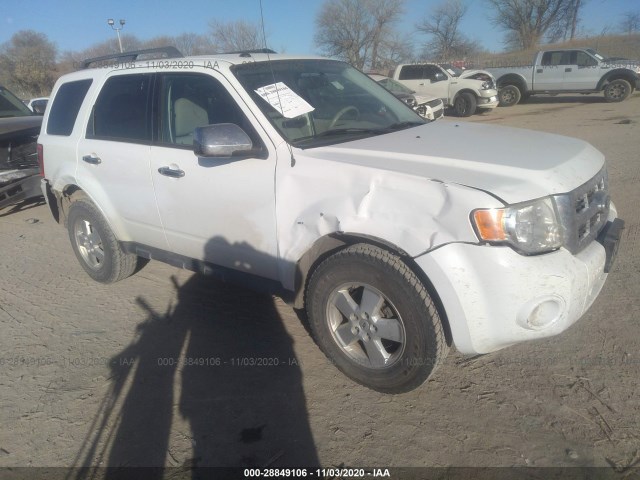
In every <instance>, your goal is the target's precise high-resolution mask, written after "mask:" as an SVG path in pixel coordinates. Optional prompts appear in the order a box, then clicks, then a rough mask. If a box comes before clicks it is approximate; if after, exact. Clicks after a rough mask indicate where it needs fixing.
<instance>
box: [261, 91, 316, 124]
mask: <svg viewBox="0 0 640 480" xmlns="http://www.w3.org/2000/svg"><path fill="white" fill-rule="evenodd" d="M255 92H256V93H257V94H258V95H260V96H261V97H262V98H264V99H265V100H266V102H267V103H268V104H269V105H271V106H272V107H273V108H275V109H276V110H278V111H279V112H280V113H282V116H284V117H286V118H295V117H297V116H298V115H303V114H305V113H309V112H313V110H314V108H313V107H312V106H311V105H309V104H308V103H307V102H306V101H305V100H304V99H303V98H302V97H301V96H300V95H298V94H297V93H296V92H294V91H293V90H291V89H290V88H289V87H287V86H286V85H285V84H284V83H282V82H278V83H273V84H271V85H265V86H264V87H260V88H258V89H257V90H256V91H255Z"/></svg>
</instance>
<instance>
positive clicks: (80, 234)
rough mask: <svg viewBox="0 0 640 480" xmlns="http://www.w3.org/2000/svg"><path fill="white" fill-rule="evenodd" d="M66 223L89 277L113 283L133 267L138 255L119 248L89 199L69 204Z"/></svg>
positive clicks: (77, 253) (78, 256)
mask: <svg viewBox="0 0 640 480" xmlns="http://www.w3.org/2000/svg"><path fill="white" fill-rule="evenodd" d="M67 223H68V230H69V239H70V240H71V246H72V248H73V251H74V253H75V254H76V257H77V258H78V261H79V262H80V265H81V266H82V268H84V270H85V271H86V272H87V273H88V274H89V276H90V277H91V278H93V279H94V280H96V281H98V282H101V283H113V282H117V281H119V280H122V279H124V278H127V277H128V276H130V275H131V274H133V272H134V271H135V270H136V267H137V266H138V257H137V256H136V255H134V254H131V253H126V252H124V251H123V250H122V248H120V244H119V243H118V240H117V239H116V237H115V235H114V234H113V232H112V231H111V228H110V227H109V224H108V223H107V221H106V220H105V219H104V217H103V216H102V214H101V213H100V211H99V210H98V208H97V207H96V206H95V205H94V204H93V203H92V202H91V201H90V200H88V199H86V198H80V199H78V200H76V201H74V202H73V203H71V206H70V207H69V216H68V221H67Z"/></svg>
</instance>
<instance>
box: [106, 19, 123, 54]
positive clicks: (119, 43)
mask: <svg viewBox="0 0 640 480" xmlns="http://www.w3.org/2000/svg"><path fill="white" fill-rule="evenodd" d="M107 23H108V24H109V26H110V27H111V28H113V29H114V30H115V31H116V35H118V45H120V53H122V52H123V50H122V40H120V30H122V29H123V28H124V18H121V19H120V27H116V26H115V23H116V22H114V21H113V18H110V19H109V20H107Z"/></svg>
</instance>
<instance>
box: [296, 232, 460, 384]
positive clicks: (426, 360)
mask: <svg viewBox="0 0 640 480" xmlns="http://www.w3.org/2000/svg"><path fill="white" fill-rule="evenodd" d="M306 306H307V314H308V317H309V326H310V328H311V332H312V334H313V336H314V338H315V340H316V342H317V343H318V345H319V346H320V348H321V349H322V351H323V352H324V354H325V355H326V356H327V357H328V358H329V360H331V361H332V362H333V363H334V364H335V366H336V367H337V368H338V369H339V370H340V371H342V372H343V373H344V374H345V375H347V376H348V377H349V378H351V379H352V380H354V381H356V382H358V383H360V384H362V385H364V386H366V387H368V388H371V389H373V390H376V391H379V392H384V393H402V392H407V391H410V390H412V389H414V388H416V387H418V386H419V385H421V384H422V383H423V382H424V381H425V380H426V379H427V378H428V377H429V376H430V375H431V374H432V373H433V372H434V371H435V370H436V368H437V367H438V366H439V364H440V362H441V361H442V360H443V359H444V357H445V356H446V354H447V352H448V349H449V347H448V345H447V341H446V337H445V333H444V330H443V326H442V322H441V321H440V317H439V315H438V312H437V310H436V307H435V305H434V303H433V301H432V299H431V297H430V296H429V293H428V292H427V289H426V287H425V286H424V285H423V284H422V282H421V281H420V280H419V279H418V277H417V276H416V275H415V273H414V272H413V271H412V270H411V269H409V268H408V267H407V265H406V264H405V263H404V262H403V261H402V260H401V259H400V257H398V256H397V255H394V254H392V253H390V252H388V251H386V250H383V249H381V248H378V247H374V246H371V245H367V244H357V245H353V246H351V247H348V248H346V249H344V250H342V251H340V252H338V253H336V254H334V255H333V256H331V257H329V258H328V259H326V260H325V261H324V262H322V263H321V264H320V265H319V266H318V268H317V269H316V271H315V272H314V273H313V275H312V276H311V280H310V282H309V285H308V288H307V292H306Z"/></svg>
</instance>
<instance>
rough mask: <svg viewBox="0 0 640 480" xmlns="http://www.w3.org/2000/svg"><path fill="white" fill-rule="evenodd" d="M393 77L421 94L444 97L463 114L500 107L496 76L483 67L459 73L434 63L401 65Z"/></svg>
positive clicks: (459, 114)
mask: <svg viewBox="0 0 640 480" xmlns="http://www.w3.org/2000/svg"><path fill="white" fill-rule="evenodd" d="M391 76H392V78H393V79H394V80H398V81H399V82H400V83H402V84H403V85H405V86H407V87H408V88H410V89H411V90H414V91H415V92H417V93H418V94H419V95H433V96H435V97H438V98H441V99H442V101H443V102H444V104H445V105H446V106H448V107H452V108H453V111H454V113H455V114H456V115H458V116H460V117H468V116H470V115H473V114H474V113H475V112H476V110H480V111H485V112H486V111H491V110H492V109H494V108H496V107H497V106H498V91H497V90H496V85H495V81H494V78H493V76H492V75H491V74H490V73H488V72H486V71H484V70H464V71H462V70H461V71H460V72H456V71H453V70H452V71H449V70H445V69H443V68H442V67H441V66H439V65H436V64H435V63H417V64H401V65H398V66H397V67H396V69H395V70H394V71H393V74H392V75H391Z"/></svg>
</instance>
